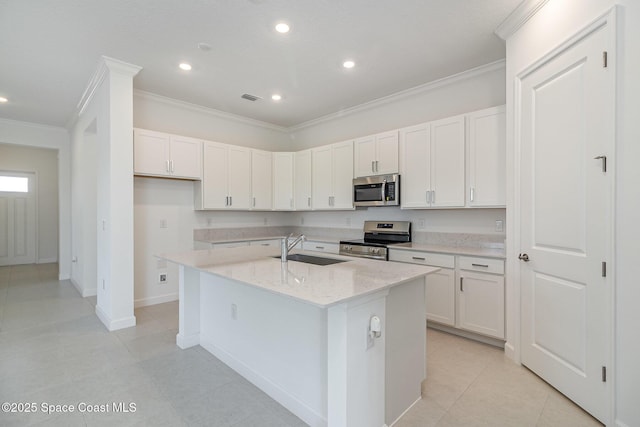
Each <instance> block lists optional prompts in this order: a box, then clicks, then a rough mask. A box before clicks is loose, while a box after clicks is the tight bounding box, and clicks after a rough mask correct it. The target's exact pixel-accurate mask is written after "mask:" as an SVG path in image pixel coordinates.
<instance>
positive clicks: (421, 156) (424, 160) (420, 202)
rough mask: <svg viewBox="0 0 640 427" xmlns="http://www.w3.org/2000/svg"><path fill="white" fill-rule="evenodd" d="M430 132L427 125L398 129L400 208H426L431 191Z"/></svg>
mask: <svg viewBox="0 0 640 427" xmlns="http://www.w3.org/2000/svg"><path fill="white" fill-rule="evenodd" d="M430 141H431V130H430V127H429V124H428V123H425V124H421V125H417V126H410V127H407V128H404V129H400V176H401V180H402V181H401V186H400V191H401V194H400V203H401V206H402V208H424V207H428V206H429V205H428V203H427V201H428V198H427V197H428V195H427V192H428V191H429V190H430V189H431V175H430V173H429V166H430V163H431V142H430Z"/></svg>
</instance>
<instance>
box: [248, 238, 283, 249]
mask: <svg viewBox="0 0 640 427" xmlns="http://www.w3.org/2000/svg"><path fill="white" fill-rule="evenodd" d="M249 245H250V246H268V247H275V248H279V247H280V239H268V240H252V241H251V242H249Z"/></svg>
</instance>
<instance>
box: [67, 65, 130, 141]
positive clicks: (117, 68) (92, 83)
mask: <svg viewBox="0 0 640 427" xmlns="http://www.w3.org/2000/svg"><path fill="white" fill-rule="evenodd" d="M140 70H142V67H139V66H137V65H133V64H129V63H127V62H124V61H120V60H118V59H114V58H110V57H108V56H104V55H103V56H101V57H100V60H99V61H98V67H97V68H96V70H95V71H94V73H93V75H92V76H91V79H89V83H88V84H87V87H86V88H85V90H84V92H83V93H82V96H81V97H80V101H78V104H77V105H76V111H75V113H74V114H73V115H72V116H71V119H70V120H69V121H68V122H67V125H66V128H67V129H71V128H72V127H73V125H74V124H75V123H76V121H77V120H78V118H79V117H80V116H82V113H84V111H85V109H86V108H87V106H88V105H89V103H90V102H91V100H92V99H93V97H94V96H95V94H96V91H97V90H98V88H99V87H100V85H101V84H102V82H103V81H104V79H105V78H106V77H107V75H108V74H109V73H118V74H123V75H125V76H130V77H131V78H133V77H135V75H136V74H138V73H139V72H140Z"/></svg>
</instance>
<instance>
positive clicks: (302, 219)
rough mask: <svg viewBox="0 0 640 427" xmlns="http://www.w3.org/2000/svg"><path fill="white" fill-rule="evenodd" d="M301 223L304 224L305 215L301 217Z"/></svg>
mask: <svg viewBox="0 0 640 427" xmlns="http://www.w3.org/2000/svg"><path fill="white" fill-rule="evenodd" d="M300 225H304V217H303V216H301V217H300Z"/></svg>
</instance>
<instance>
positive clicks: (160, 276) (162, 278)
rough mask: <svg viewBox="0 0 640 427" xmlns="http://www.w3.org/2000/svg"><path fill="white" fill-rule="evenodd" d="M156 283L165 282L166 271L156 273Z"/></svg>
mask: <svg viewBox="0 0 640 427" xmlns="http://www.w3.org/2000/svg"><path fill="white" fill-rule="evenodd" d="M158 283H167V273H160V274H158Z"/></svg>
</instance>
